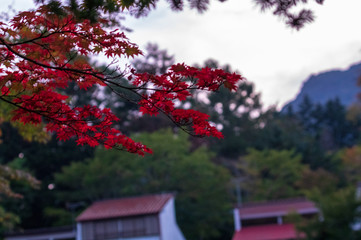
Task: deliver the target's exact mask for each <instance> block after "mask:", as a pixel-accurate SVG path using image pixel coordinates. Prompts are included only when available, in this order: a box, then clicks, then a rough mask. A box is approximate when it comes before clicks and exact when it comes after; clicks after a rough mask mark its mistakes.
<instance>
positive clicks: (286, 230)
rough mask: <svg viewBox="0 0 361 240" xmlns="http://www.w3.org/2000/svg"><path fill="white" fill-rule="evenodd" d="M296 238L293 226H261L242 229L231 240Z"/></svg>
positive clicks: (282, 239)
mask: <svg viewBox="0 0 361 240" xmlns="http://www.w3.org/2000/svg"><path fill="white" fill-rule="evenodd" d="M301 236H302V234H301ZM297 237H299V235H297V231H296V229H295V227H294V225H293V224H283V225H261V226H252V227H244V228H242V229H241V230H240V231H237V232H235V234H234V235H233V238H232V240H286V239H297Z"/></svg>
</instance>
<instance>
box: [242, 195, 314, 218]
mask: <svg viewBox="0 0 361 240" xmlns="http://www.w3.org/2000/svg"><path fill="white" fill-rule="evenodd" d="M290 212H297V213H299V214H310V213H317V212H318V209H317V207H316V206H315V204H314V203H313V202H311V201H309V200H307V199H304V198H301V199H300V198H297V199H286V200H279V201H272V202H262V203H252V204H245V205H243V206H242V207H240V208H239V215H240V217H241V219H255V218H264V217H275V216H284V215H287V214H288V213H290Z"/></svg>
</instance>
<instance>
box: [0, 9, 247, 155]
mask: <svg viewBox="0 0 361 240" xmlns="http://www.w3.org/2000/svg"><path fill="white" fill-rule="evenodd" d="M102 23H105V20H101V21H100V23H97V24H91V23H90V22H89V21H87V20H85V21H81V22H79V21H77V20H76V19H75V18H74V17H73V16H72V15H71V14H70V13H69V14H68V15H67V16H58V15H55V14H51V13H49V12H48V11H47V9H46V8H45V7H40V8H39V9H38V10H36V11H28V12H21V13H19V14H18V15H17V16H16V17H14V18H13V19H12V20H11V22H10V24H5V23H0V88H1V95H0V100H2V101H4V102H6V103H8V104H10V105H12V106H14V107H15V109H14V111H12V113H11V114H13V118H12V120H13V121H21V122H23V123H24V124H40V123H44V124H45V128H46V130H47V131H50V132H55V133H56V134H57V136H58V138H59V139H61V140H67V139H69V138H71V137H77V142H78V144H88V145H90V146H97V145H99V144H103V145H104V146H105V147H107V148H113V147H121V148H124V149H126V150H127V151H129V152H132V153H138V154H141V155H143V154H144V153H145V152H151V150H150V149H148V148H147V147H146V146H144V145H143V144H141V143H136V142H134V141H133V140H132V139H130V138H129V137H127V136H125V135H124V134H123V133H121V132H120V131H119V130H117V129H116V128H114V127H113V124H114V123H115V122H117V121H119V119H118V118H117V117H116V116H115V115H114V114H113V113H112V112H111V111H110V110H109V109H101V108H99V107H96V106H84V107H76V106H71V104H70V103H69V100H68V96H66V95H63V94H61V93H59V91H58V90H59V89H61V88H66V87H68V86H69V84H70V83H71V82H75V83H76V84H77V85H78V86H79V87H80V88H83V89H87V88H89V87H92V86H94V85H101V86H107V87H110V88H111V89H113V90H114V87H117V88H121V89H123V90H126V91H128V92H129V93H130V94H136V95H137V96H139V98H140V99H141V100H140V101H139V102H137V104H138V105H139V110H140V111H141V112H142V113H143V114H149V115H156V114H158V113H162V114H166V115H167V116H169V118H170V119H171V120H172V121H173V122H175V123H176V124H177V125H178V126H179V127H182V128H184V129H187V130H188V131H190V130H189V128H188V127H189V126H191V128H192V129H193V130H192V131H191V133H192V134H194V135H197V136H215V137H222V134H221V133H220V132H219V131H218V130H217V129H216V128H215V127H214V126H211V125H210V123H209V122H208V118H209V116H208V115H206V114H203V113H200V112H198V111H195V110H192V109H188V110H186V109H177V108H176V107H175V103H176V102H177V101H180V102H182V101H185V100H186V99H187V98H188V97H191V96H192V90H195V89H200V90H205V91H217V89H218V88H219V87H220V86H221V85H224V86H225V87H226V88H228V89H230V90H234V89H236V86H237V83H238V82H239V81H240V80H242V77H241V76H240V75H238V74H235V73H233V74H230V73H226V72H224V71H223V70H219V69H215V70H214V69H209V68H203V69H197V68H193V67H189V66H186V65H184V64H177V65H174V66H172V67H171V68H170V69H169V71H168V72H167V73H166V74H163V75H150V74H147V73H142V74H137V73H135V71H134V70H131V71H129V73H128V74H127V77H128V80H129V85H124V84H121V82H120V81H119V79H120V78H122V79H124V77H125V74H120V75H119V76H118V77H114V76H108V75H107V74H106V71H100V70H97V69H96V68H94V67H93V66H91V64H89V60H88V58H86V56H90V55H97V54H104V55H105V56H107V57H108V58H112V59H117V58H121V57H134V56H136V55H139V54H141V51H140V50H139V49H138V47H137V46H136V45H135V44H133V43H131V42H129V40H128V39H127V38H126V36H125V35H124V33H123V32H120V31H119V30H114V31H107V30H105V29H103V28H102ZM112 63H113V64H115V63H116V61H113V62H112ZM124 72H125V71H124ZM114 91H115V90H114ZM122 96H123V97H124V95H122ZM125 97H126V96H125ZM185 126H187V127H185Z"/></svg>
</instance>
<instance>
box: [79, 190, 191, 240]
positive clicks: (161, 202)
mask: <svg viewBox="0 0 361 240" xmlns="http://www.w3.org/2000/svg"><path fill="white" fill-rule="evenodd" d="M76 221H77V236H76V240H106V239H119V240H120V239H121V240H133V239H134V240H135V239H136V240H184V239H185V238H184V236H183V234H182V232H181V231H180V229H179V227H178V225H177V222H176V216H175V209H174V196H173V195H172V194H159V195H148V196H141V197H129V198H120V199H112V200H105V201H99V202H95V203H94V204H92V205H91V206H90V207H88V208H87V209H85V211H83V212H82V213H81V214H80V215H79V216H78V217H77V219H76Z"/></svg>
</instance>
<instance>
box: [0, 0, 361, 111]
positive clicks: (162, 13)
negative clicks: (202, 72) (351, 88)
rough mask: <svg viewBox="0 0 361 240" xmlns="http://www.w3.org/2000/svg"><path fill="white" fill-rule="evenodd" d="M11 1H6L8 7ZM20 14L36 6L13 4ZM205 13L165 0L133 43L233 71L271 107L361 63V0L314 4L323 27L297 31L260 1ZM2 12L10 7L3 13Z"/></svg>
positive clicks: (235, 2) (140, 23)
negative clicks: (309, 82)
mask: <svg viewBox="0 0 361 240" xmlns="http://www.w3.org/2000/svg"><path fill="white" fill-rule="evenodd" d="M2 1H4V0H2ZM8 2H9V3H13V2H14V3H15V5H14V7H15V8H16V9H26V8H27V7H28V6H29V7H30V4H29V2H31V1H30V0H9V1H8ZM210 2H211V6H210V8H209V10H208V11H206V12H205V13H203V14H199V13H197V11H195V10H189V9H185V10H184V11H182V12H173V11H171V10H170V9H169V7H168V5H167V3H166V2H165V1H164V0H163V1H162V0H161V1H160V3H159V5H158V6H157V9H156V10H154V11H152V12H151V13H150V14H149V15H148V16H147V17H146V18H140V19H131V18H130V17H128V18H127V20H126V21H125V23H124V24H125V25H126V26H127V27H129V28H131V29H133V30H134V31H133V32H132V33H128V34H127V35H128V37H129V38H130V40H131V41H132V42H135V43H137V44H138V45H139V46H140V47H141V48H144V47H145V45H146V44H147V43H148V42H152V43H157V44H158V45H159V46H160V47H161V48H164V49H167V50H168V52H169V53H170V54H174V55H175V57H176V61H177V62H185V63H187V64H189V65H192V64H194V63H203V62H204V60H206V59H208V58H213V59H216V60H218V61H219V62H220V63H221V64H222V65H223V64H226V63H228V64H230V65H231V66H232V67H233V69H237V70H239V71H240V72H241V73H242V74H243V75H244V76H245V77H246V78H247V79H248V80H249V81H251V82H254V83H255V85H256V91H258V92H261V93H262V100H263V102H264V104H265V105H266V106H270V105H272V104H278V106H279V107H281V106H282V105H283V104H284V103H285V102H287V101H289V100H291V99H293V98H294V97H295V96H296V94H297V92H298V91H299V90H300V87H301V86H302V82H303V81H304V80H306V79H307V77H308V76H309V75H311V74H314V73H318V72H322V71H327V70H330V69H335V68H337V69H345V68H347V67H349V66H350V65H351V64H354V63H357V62H360V61H361V31H360V30H359V27H360V25H359V24H360V23H361V14H360V9H361V0H342V1H340V0H326V1H325V3H324V5H323V6H319V5H316V4H312V5H310V7H311V8H312V9H313V10H314V13H315V15H316V17H317V18H316V21H315V22H314V23H312V24H309V25H307V26H306V27H305V28H304V29H301V30H300V31H296V30H293V29H290V28H288V27H286V26H285V24H284V23H283V22H281V21H280V20H279V19H278V18H277V17H275V16H273V15H272V14H271V13H262V14H261V13H260V11H259V9H258V8H257V7H255V5H254V3H253V1H252V0H228V1H226V2H224V3H219V2H218V1H215V0H211V1H210ZM0 9H1V10H5V9H6V5H2V6H0Z"/></svg>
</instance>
